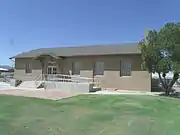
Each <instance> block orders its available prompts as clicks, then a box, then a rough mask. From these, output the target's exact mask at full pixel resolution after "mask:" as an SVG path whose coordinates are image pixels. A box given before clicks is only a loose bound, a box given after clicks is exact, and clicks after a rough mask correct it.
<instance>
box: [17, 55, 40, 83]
mask: <svg viewBox="0 0 180 135" xmlns="http://www.w3.org/2000/svg"><path fill="white" fill-rule="evenodd" d="M27 62H28V63H31V64H32V69H33V70H32V73H25V67H26V63H27ZM41 74H42V70H41V64H40V62H39V61H38V60H32V59H25V58H24V59H15V72H14V77H15V79H19V80H36V79H37V78H39V77H40V76H41Z"/></svg>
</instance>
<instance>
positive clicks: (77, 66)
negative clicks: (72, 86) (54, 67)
mask: <svg viewBox="0 0 180 135" xmlns="http://www.w3.org/2000/svg"><path fill="white" fill-rule="evenodd" d="M80 70H81V63H80V62H73V63H72V74H73V75H80Z"/></svg>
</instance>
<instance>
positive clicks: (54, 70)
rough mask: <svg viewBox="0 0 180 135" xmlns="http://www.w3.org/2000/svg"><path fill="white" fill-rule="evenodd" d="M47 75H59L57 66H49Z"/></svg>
mask: <svg viewBox="0 0 180 135" xmlns="http://www.w3.org/2000/svg"><path fill="white" fill-rule="evenodd" d="M47 73H48V74H57V67H56V66H48V68H47Z"/></svg>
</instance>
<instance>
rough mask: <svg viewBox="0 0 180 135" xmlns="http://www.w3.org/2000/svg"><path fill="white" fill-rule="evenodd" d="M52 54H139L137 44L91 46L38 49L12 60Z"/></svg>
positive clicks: (68, 55) (67, 55) (63, 55)
mask: <svg viewBox="0 0 180 135" xmlns="http://www.w3.org/2000/svg"><path fill="white" fill-rule="evenodd" d="M48 53H51V54H54V55H56V56H61V57H71V56H93V55H116V54H140V51H139V49H138V43H130V44H127V43H126V44H109V45H93V46H78V47H56V48H40V49H36V50H31V51H28V52H23V53H21V54H18V55H16V56H14V57H11V58H10V59H12V58H34V57H37V56H39V55H43V54H48Z"/></svg>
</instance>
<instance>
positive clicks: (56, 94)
mask: <svg viewBox="0 0 180 135" xmlns="http://www.w3.org/2000/svg"><path fill="white" fill-rule="evenodd" d="M0 94H5V95H14V96H25V97H36V98H43V99H52V100H57V99H62V98H67V97H72V96H75V95H76V94H74V93H66V92H61V91H55V90H0Z"/></svg>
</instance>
